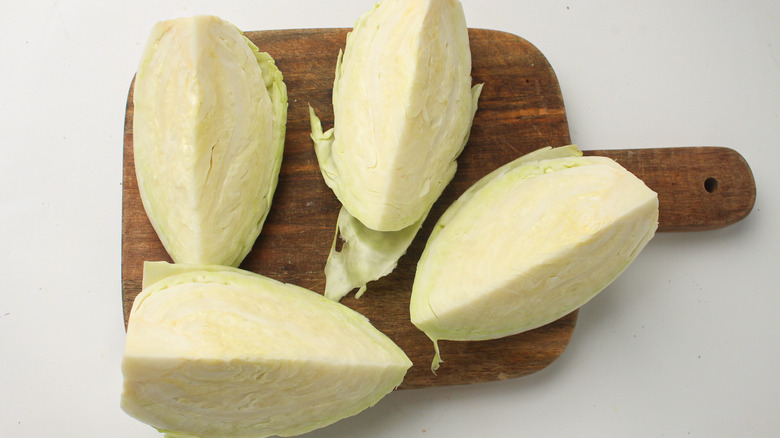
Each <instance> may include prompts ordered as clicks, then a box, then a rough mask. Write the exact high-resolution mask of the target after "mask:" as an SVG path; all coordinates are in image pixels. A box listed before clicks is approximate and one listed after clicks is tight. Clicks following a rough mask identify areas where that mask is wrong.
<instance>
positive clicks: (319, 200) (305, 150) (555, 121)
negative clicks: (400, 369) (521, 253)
mask: <svg viewBox="0 0 780 438" xmlns="http://www.w3.org/2000/svg"><path fill="white" fill-rule="evenodd" d="M348 31H349V29H311V30H276V31H262V32H247V36H248V37H249V38H250V39H251V40H252V41H253V42H254V43H255V44H257V46H258V47H259V48H260V50H261V51H267V52H269V53H270V54H271V56H273V58H274V59H275V60H276V63H277V65H278V67H279V69H280V70H281V71H282V73H283V74H284V79H285V83H286V84H287V89H288V93H289V109H288V117H289V119H288V124H287V138H286V144H285V151H284V158H283V162H282V168H281V174H280V178H279V185H278V189H277V192H276V195H275V197H274V200H273V206H272V209H271V212H270V214H269V216H268V219H267V221H266V223H265V227H264V229H263V232H262V234H261V235H260V237H259V238H258V240H257V242H256V243H255V246H254V248H253V250H252V252H251V253H250V254H249V255H248V256H247V258H246V259H245V261H244V263H243V264H242V265H241V267H242V268H244V269H247V270H250V271H253V272H257V273H260V274H263V275H266V276H269V277H272V278H275V279H277V280H280V281H283V282H288V283H293V284H296V285H299V286H302V287H305V288H308V289H311V290H314V291H316V292H319V293H322V292H323V291H324V287H325V276H324V274H323V268H324V266H325V261H326V260H327V257H328V252H329V250H330V247H331V243H332V240H333V236H334V231H335V224H336V217H337V214H338V211H339V207H340V204H339V202H338V201H337V199H336V197H335V196H334V195H333V193H332V192H331V190H330V189H329V188H328V187H327V186H326V185H325V183H324V182H323V180H322V177H321V175H320V172H319V169H318V166H317V159H316V157H315V154H314V149H313V144H312V141H311V139H310V137H309V134H310V128H309V116H308V105H309V104H311V105H312V106H313V107H314V108H315V109H316V110H317V114H318V115H319V116H320V118H321V119H322V122H323V128H324V129H328V128H329V127H331V126H332V124H333V112H332V107H331V90H332V85H333V77H334V69H335V66H336V57H337V55H338V52H339V49H342V48H343V47H344V42H345V38H346V33H347V32H348ZM469 34H470V38H471V50H472V57H473V78H474V82H475V83H484V84H485V85H484V89H483V92H482V95H481V97H480V101H479V110H478V111H477V114H476V117H475V119H474V126H473V129H472V132H471V137H470V141H469V143H468V145H467V146H466V148H465V150H464V151H463V154H462V155H461V157H460V158H459V159H458V172H457V174H456V176H455V178H454V180H453V181H452V182H451V183H450V185H449V186H448V187H447V189H446V190H445V192H444V193H443V194H442V196H441V198H440V199H439V201H438V202H437V203H436V205H435V206H434V207H433V209H432V211H431V213H430V215H429V217H428V220H427V222H426V223H425V225H424V227H423V229H422V230H421V231H420V233H419V234H418V236H417V239H416V240H415V241H414V243H413V244H412V246H411V247H410V249H409V251H408V253H407V254H406V255H405V256H404V257H402V258H401V260H400V262H399V264H398V267H397V268H396V270H395V271H394V272H393V273H392V274H391V275H389V276H387V277H385V278H383V279H381V280H379V281H377V282H374V283H370V284H369V287H368V291H367V292H366V294H365V295H364V296H363V297H361V298H360V299H358V300H356V299H355V298H354V294H350V295H349V296H348V297H346V298H345V299H344V300H342V303H343V304H345V305H347V306H349V307H352V308H353V309H355V310H357V311H359V312H361V313H363V314H364V315H366V316H367V317H368V318H369V319H370V320H371V321H372V323H373V324H374V325H375V326H376V327H377V328H378V329H379V330H381V331H383V332H384V333H385V334H387V335H388V336H389V337H390V338H392V339H393V340H394V341H395V342H396V343H397V344H398V345H399V346H400V347H401V348H403V349H404V351H406V353H407V354H408V355H409V357H410V358H411V359H412V361H413V363H414V366H413V367H412V369H410V370H409V372H408V374H407V376H406V379H405V380H404V383H403V385H402V386H401V388H415V387H426V386H440V385H454V384H466V383H475V382H485V381H491V380H501V379H508V378H514V377H519V376H523V375H527V374H530V373H533V372H535V371H538V370H541V369H542V368H544V367H546V366H547V365H549V364H550V363H551V362H552V361H553V360H555V359H556V358H557V357H558V356H559V355H560V354H561V353H562V352H563V351H564V349H565V348H566V346H567V344H568V343H569V340H570V339H571V336H572V332H573V331H574V326H575V322H576V319H577V312H576V311H575V312H572V313H571V314H569V315H567V316H565V317H563V318H561V319H560V320H558V321H556V322H554V323H551V324H549V325H547V326H544V327H541V328H539V329H536V330H533V331H530V332H526V333H522V334H519V335H516V336H511V337H507V338H504V339H499V340H494V341H482V342H447V341H442V342H441V343H440V346H441V352H442V357H443V359H444V362H443V363H442V365H441V368H440V369H439V370H438V372H437V374H436V375H434V374H433V373H431V370H430V364H431V360H432V357H433V345H432V344H431V342H430V341H429V340H428V338H426V337H425V335H423V334H422V333H421V332H420V331H418V330H417V329H416V328H415V327H414V326H413V325H412V324H411V322H410V321H409V311H408V303H409V296H410V294H411V289H412V281H413V276H414V270H415V266H416V262H417V260H418V258H419V256H420V254H421V252H422V249H423V247H424V245H425V241H426V239H427V236H428V234H429V233H430V230H431V228H432V227H433V224H434V223H435V222H436V220H437V219H438V217H439V216H440V215H441V214H442V213H443V212H444V210H445V209H446V207H447V206H448V205H449V204H450V203H451V202H452V201H454V200H455V199H456V198H457V197H458V196H459V195H460V194H461V193H462V192H463V191H464V190H466V188H468V187H469V186H470V185H471V184H472V183H474V182H475V181H477V180H478V179H479V178H480V177H482V176H483V175H485V174H487V173H488V172H490V171H491V170H493V169H495V168H496V167H498V166H500V165H502V164H504V163H506V162H508V161H510V160H512V159H514V158H516V157H518V156H520V155H523V154H525V153H527V152H531V151H533V150H535V149H538V148H540V147H544V146H561V145H566V144H569V143H571V139H570V138H569V128H568V125H567V122H566V112H565V110H564V105H563V98H562V97H561V92H560V89H559V86H558V82H557V79H556V77H555V73H554V72H553V70H552V68H551V67H550V65H549V63H548V62H547V60H546V59H545V57H544V56H543V55H542V53H540V52H539V51H538V50H537V49H536V48H535V47H534V46H533V45H531V44H530V43H529V42H527V41H525V40H524V39H522V38H520V37H518V36H515V35H512V34H508V33H504V32H498V31H493V30H484V29H470V30H469ZM132 121H133V88H132V84H131V86H130V92H129V95H128V99H127V112H126V118H125V134H124V181H123V203H122V205H123V215H122V216H123V217H122V295H123V304H124V315H125V322H126V321H127V317H128V313H129V311H130V308H131V306H132V302H133V299H134V298H135V296H136V295H137V294H138V293H139V292H140V288H141V280H142V266H143V262H144V261H145V260H152V261H155V260H167V261H170V258H169V256H168V255H167V254H166V252H165V250H164V249H163V247H162V245H161V244H160V241H159V240H158V238H157V235H156V234H155V233H154V230H153V229H152V227H151V225H150V223H149V220H148V219H147V217H146V214H145V212H144V210H143V206H142V205H141V200H140V197H139V194H138V187H137V183H136V179H135V170H134V164H133V130H132V129H133V123H132ZM583 149H585V148H583ZM586 153H588V154H593V155H605V156H609V157H612V158H614V159H616V160H617V161H618V162H620V163H621V164H622V165H623V166H625V167H626V168H628V169H629V170H631V171H632V172H634V173H635V174H636V175H637V176H638V177H639V178H642V179H643V180H644V181H645V182H646V183H647V184H648V186H650V188H652V189H653V190H655V191H657V192H658V194H659V200H660V219H659V221H660V225H659V231H698V230H709V229H714V228H720V227H724V226H727V225H729V224H732V223H734V222H737V221H739V220H740V219H742V218H744V217H745V216H747V215H748V213H749V212H750V210H751V209H752V207H753V203H754V200H755V183H754V181H753V176H752V173H751V171H750V168H749V167H748V165H747V163H746V162H745V160H744V159H743V158H742V157H741V156H740V155H739V154H738V153H737V152H735V151H733V150H731V149H728V148H722V147H686V148H659V149H638V150H605V151H586ZM640 259H641V257H640Z"/></svg>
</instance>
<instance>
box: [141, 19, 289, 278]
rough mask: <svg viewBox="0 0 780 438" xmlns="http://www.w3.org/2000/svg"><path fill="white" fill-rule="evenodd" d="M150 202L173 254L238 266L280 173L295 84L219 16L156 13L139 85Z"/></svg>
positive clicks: (182, 259)
mask: <svg viewBox="0 0 780 438" xmlns="http://www.w3.org/2000/svg"><path fill="white" fill-rule="evenodd" d="M133 103H134V108H135V109H134V115H133V147H134V158H135V168H136V176H137V178H138V186H139V190H140V194H141V200H142V202H143V206H144V209H145V211H146V213H147V216H148V217H149V220H150V222H151V223H152V226H153V227H154V229H155V231H156V233H157V235H158V236H159V238H160V241H161V242H162V244H163V246H164V247H165V249H166V250H167V252H168V254H169V255H170V256H171V258H172V259H173V260H174V261H175V262H179V263H193V264H219V265H229V266H238V265H239V264H240V263H241V261H242V260H243V259H244V257H245V256H246V254H247V253H248V252H249V250H250V249H251V248H252V245H253V244H254V242H255V240H256V239H257V236H258V235H259V234H260V231H261V229H262V227H263V223H264V222H265V218H266V216H267V214H268V211H269V209H270V206H271V201H272V198H273V194H274V191H275V189H276V185H277V182H278V175H279V168H280V166H281V160H282V152H283V148H284V137H285V131H286V123H287V89H286V87H285V84H284V82H283V77H282V74H281V72H280V71H279V69H278V68H277V67H276V65H275V63H274V60H273V59H272V58H271V57H270V55H268V54H267V53H261V52H260V51H259V49H258V48H257V47H256V46H255V45H254V44H253V43H252V42H251V41H249V39H247V38H246V37H245V36H244V35H243V34H242V33H241V31H240V30H239V29H237V28H236V27H235V26H234V25H232V24H230V23H228V22H226V21H224V20H222V19H220V18H218V17H214V16H196V17H186V18H179V19H175V20H169V21H164V22H160V23H157V24H156V25H155V26H154V28H153V29H152V32H151V35H150V36H149V39H148V42H147V44H146V47H145V49H144V52H143V55H142V58H141V62H140V64H139V67H138V72H137V74H136V78H135V85H134V98H133Z"/></svg>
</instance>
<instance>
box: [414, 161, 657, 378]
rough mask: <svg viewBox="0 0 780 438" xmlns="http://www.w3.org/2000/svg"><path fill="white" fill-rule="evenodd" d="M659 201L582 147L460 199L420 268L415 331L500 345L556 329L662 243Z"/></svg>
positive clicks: (515, 167)
mask: <svg viewBox="0 0 780 438" xmlns="http://www.w3.org/2000/svg"><path fill="white" fill-rule="evenodd" d="M657 225H658V198H657V195H656V193H655V192H653V191H652V190H650V189H649V188H647V186H646V185H645V184H644V183H643V182H642V181H641V180H639V179H638V178H636V177H635V176H634V175H633V174H631V173H630V172H628V171H627V170H625V169H624V168H623V167H621V166H620V165H618V164H617V163H616V162H614V161H613V160H611V159H609V158H605V157H595V156H590V157H585V156H582V153H581V152H580V151H579V150H578V149H577V148H576V147H574V146H567V147H563V148H555V149H552V148H545V149H542V150H539V151H536V152H533V153H531V154H529V155H526V156H523V157H521V158H519V159H517V160H515V161H513V162H511V163H508V164H506V165H504V166H502V167H500V168H499V169H497V170H495V171H494V172H492V173H491V174H489V175H487V176H486V177H484V178H483V179H481V180H480V181H478V182H477V183H476V184H474V186H472V187H471V188H470V189H469V190H467V191H466V192H464V194H463V195H462V196H461V197H460V198H459V199H458V200H456V201H455V202H454V203H453V204H452V205H451V206H450V207H449V208H448V209H447V211H446V212H445V213H444V214H443V215H442V217H441V218H440V219H439V221H438V222H437V224H436V225H435V227H434V230H433V232H432V233H431V236H430V237H429V240H428V242H427V244H426V247H425V249H424V251H423V254H422V256H421V258H420V261H419V263H418V265H417V272H416V275H415V280H414V285H413V288H412V297H411V301H410V314H411V320H412V323H413V324H414V325H415V326H417V327H418V328H419V329H420V330H422V331H423V332H425V333H426V334H427V335H428V337H430V338H431V339H432V340H433V342H434V346H435V355H434V362H433V366H432V368H433V369H434V370H435V369H436V368H437V367H438V364H439V362H440V355H439V350H438V345H437V341H438V340H443V339H446V340H454V341H478V340H486V339H496V338H500V337H504V336H509V335H513V334H517V333H521V332H524V331H526V330H531V329H533V328H537V327H540V326H542V325H545V324H548V323H550V322H552V321H555V320H556V319H558V318H560V317H562V316H564V315H566V314H568V313H569V312H571V311H573V310H575V309H577V308H579V307H580V306H582V305H583V304H585V303H586V302H587V301H588V300H590V299H591V298H593V297H594V296H595V295H596V294H597V293H599V292H600V291H601V290H603V289H604V288H605V287H606V286H607V285H609V284H610V283H611V282H612V281H613V280H614V279H615V278H616V277H617V276H618V275H619V274H620V273H621V272H623V270H624V269H626V268H627V267H628V265H629V264H630V263H631V262H632V261H633V260H634V259H635V258H636V257H637V255H638V254H639V252H640V251H641V250H642V249H643V248H644V247H645V245H646V244H647V242H648V241H649V240H650V239H651V238H652V237H653V235H654V234H655V230H656V228H657Z"/></svg>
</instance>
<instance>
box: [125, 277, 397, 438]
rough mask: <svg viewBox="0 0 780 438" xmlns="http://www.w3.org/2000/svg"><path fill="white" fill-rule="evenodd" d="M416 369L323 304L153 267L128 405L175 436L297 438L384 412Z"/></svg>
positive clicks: (354, 316) (293, 291)
mask: <svg viewBox="0 0 780 438" xmlns="http://www.w3.org/2000/svg"><path fill="white" fill-rule="evenodd" d="M411 365H412V363H411V361H410V360H409V359H408V358H407V356H406V355H405V354H404V353H403V351H402V350H401V349H400V348H398V347H397V346H396V345H395V344H394V343H393V342H392V341H391V340H390V339H389V338H387V337H386V336H385V335H383V334H382V333H381V332H379V331H378V330H377V329H376V328H374V327H373V326H372V325H371V324H370V323H369V322H368V320H367V319H366V318H365V317H364V316H362V315H360V314H358V313H357V312H355V311H353V310H351V309H350V308H348V307H346V306H344V305H342V304H339V303H336V302H333V301H332V300H329V299H327V298H325V297H323V296H322V295H320V294H318V293H315V292H311V291H309V290H306V289H303V288H300V287H297V286H294V285H290V284H284V283H280V282H278V281H276V280H272V279H269V278H266V277H263V276H260V275H258V274H254V273H250V272H247V271H243V270H240V269H237V268H230V267H220V266H194V265H183V264H168V263H164V262H154V263H149V262H147V263H146V264H145V265H144V289H143V291H142V292H141V293H140V294H139V295H138V296H137V297H136V299H135V301H134V303H133V307H132V310H131V313H130V318H129V321H128V329H127V338H126V344H125V350H124V355H123V359H122V372H123V375H124V388H123V392H122V398H121V406H122V409H124V410H125V411H126V412H127V413H128V414H129V415H131V416H133V417H135V418H137V419H138V420H140V421H143V422H145V423H147V424H149V425H151V426H153V427H155V428H158V429H159V430H161V431H163V432H167V433H169V436H203V437H224V438H229V437H264V436H269V435H282V436H290V435H297V434H301V433H304V432H307V431H310V430H313V429H315V428H319V427H323V426H326V425H328V424H331V423H333V422H335V421H337V420H339V419H342V418H344V417H347V416H351V415H354V414H357V413H358V412H360V411H362V410H364V409H366V408H368V407H369V406H372V405H374V404H375V403H377V402H378V401H379V400H380V399H381V398H382V397H384V396H385V395H386V394H387V393H389V392H391V391H392V390H393V389H394V388H396V387H397V386H398V385H399V384H400V383H401V382H402V380H403V377H404V375H405V374H406V371H407V370H408V369H409V367H411Z"/></svg>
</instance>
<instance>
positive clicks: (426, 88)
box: [310, 0, 482, 299]
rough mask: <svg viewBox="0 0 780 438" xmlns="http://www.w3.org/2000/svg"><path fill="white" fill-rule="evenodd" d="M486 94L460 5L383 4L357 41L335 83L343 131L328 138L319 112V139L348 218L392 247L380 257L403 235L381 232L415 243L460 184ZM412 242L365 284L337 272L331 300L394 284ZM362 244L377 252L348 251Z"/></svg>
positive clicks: (451, 0)
mask: <svg viewBox="0 0 780 438" xmlns="http://www.w3.org/2000/svg"><path fill="white" fill-rule="evenodd" d="M481 89H482V86H481V85H476V86H474V87H472V85H471V51H470V48H469V35H468V28H467V27H466V20H465V17H464V14H463V8H462V6H461V4H460V3H459V2H458V1H456V0H384V1H382V2H381V3H378V4H377V5H376V6H375V7H374V8H373V9H372V10H370V11H369V12H367V13H366V14H364V15H363V16H362V17H360V19H359V20H358V21H357V23H356V24H355V27H354V29H353V30H352V31H351V32H350V33H349V34H348V36H347V41H346V46H345V49H344V52H343V53H339V58H338V62H337V65H336V76H335V81H334V83H333V115H334V126H333V128H331V129H329V130H328V131H325V132H323V129H322V125H321V123H320V120H319V119H318V118H317V116H316V114H315V112H314V110H313V109H312V110H311V112H310V116H311V125H312V139H313V140H314V144H315V151H316V154H317V159H318V161H319V165H320V169H321V171H322V175H323V178H324V179H325V182H326V183H327V185H328V186H329V187H330V188H331V189H332V190H333V192H334V193H335V194H336V196H337V197H338V199H339V201H341V203H342V205H343V207H344V209H345V210H346V212H348V213H349V215H351V216H352V217H354V218H355V219H356V220H357V221H358V222H359V223H360V224H362V225H363V226H364V227H365V229H366V230H368V231H374V232H375V233H374V234H376V236H372V237H370V241H371V242H383V243H380V244H379V245H378V246H376V253H377V255H380V254H382V253H383V248H384V247H386V246H393V247H396V246H398V245H396V244H394V243H387V242H386V241H387V240H395V239H396V237H397V234H395V235H394V234H391V235H382V234H381V233H384V232H399V231H401V230H404V231H403V232H402V233H401V235H403V236H404V238H405V239H406V238H407V237H408V236H410V235H411V237H412V238H413V237H414V235H415V234H416V233H417V230H418V229H419V226H420V225H421V224H422V221H423V220H424V218H425V216H426V215H427V214H428V211H429V210H430V208H431V206H432V205H433V203H434V202H435V201H436V199H437V198H438V197H439V195H440V194H441V193H442V191H443V190H444V188H445V187H446V186H447V184H448V183H449V182H450V180H451V179H452V177H453V175H454V174H455V170H456V168H457V163H456V161H455V160H456V158H457V157H458V155H460V153H461V151H462V150H463V147H464V146H465V144H466V142H467V141H468V137H469V133H470V130H471V125H472V120H473V118H474V114H475V112H476V109H477V100H478V98H479V94H480V92H481ZM351 223H352V222H350V221H342V220H339V230H340V232H341V234H342V236H345V235H350V234H351V235H353V236H356V238H360V236H364V235H367V232H359V233H355V232H351V231H350V230H349V224H351ZM406 240H408V241H409V243H411V239H406ZM409 243H406V244H405V247H404V248H403V251H402V252H401V253H400V254H397V252H393V253H392V254H385V256H384V257H383V260H382V261H381V263H379V264H378V265H377V267H376V268H374V269H372V270H371V272H370V273H366V274H367V275H364V276H362V277H360V278H358V277H353V276H352V273H351V272H349V271H336V270H331V271H330V272H328V274H329V275H328V279H327V281H328V282H330V283H334V282H335V283H338V284H339V285H340V286H339V287H336V288H334V287H333V286H331V288H330V290H329V293H328V296H332V297H334V298H337V299H338V298H340V297H342V296H344V295H346V294H347V293H348V292H349V291H350V289H351V288H348V289H346V290H343V288H346V287H348V286H347V285H355V284H356V285H357V286H356V287H361V286H364V285H365V282H366V281H365V280H364V279H363V278H368V279H369V280H373V279H376V278H379V277H381V276H383V275H385V274H386V273H387V272H386V271H387V266H395V263H396V262H397V260H398V257H400V256H401V255H403V253H404V252H405V250H406V247H408V245H409ZM353 244H354V245H363V246H365V245H372V243H368V244H366V243H363V242H361V243H356V242H353V241H350V240H346V242H345V246H347V247H349V246H351V245H353ZM400 246H404V245H403V244H402V245H400ZM333 253H335V249H334V251H333V252H332V254H331V257H333V256H334V254H333ZM341 257H342V259H344V258H345V257H347V256H345V255H343V256H341ZM354 262H355V261H354V260H352V259H347V260H345V261H344V262H337V263H335V265H334V266H336V265H339V266H341V265H343V266H349V265H351V264H353V263H354ZM391 270H392V268H391ZM341 285H344V286H341Z"/></svg>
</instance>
